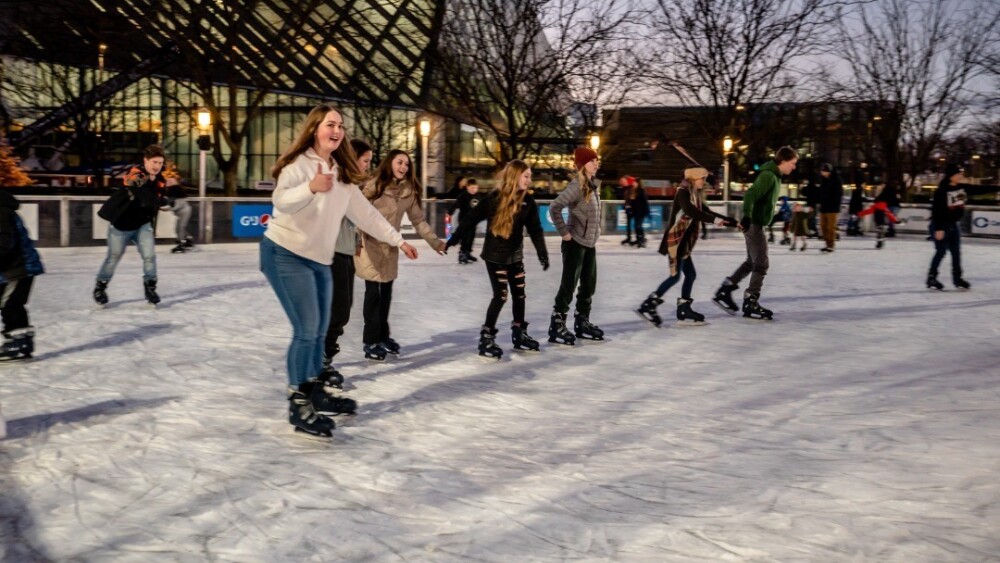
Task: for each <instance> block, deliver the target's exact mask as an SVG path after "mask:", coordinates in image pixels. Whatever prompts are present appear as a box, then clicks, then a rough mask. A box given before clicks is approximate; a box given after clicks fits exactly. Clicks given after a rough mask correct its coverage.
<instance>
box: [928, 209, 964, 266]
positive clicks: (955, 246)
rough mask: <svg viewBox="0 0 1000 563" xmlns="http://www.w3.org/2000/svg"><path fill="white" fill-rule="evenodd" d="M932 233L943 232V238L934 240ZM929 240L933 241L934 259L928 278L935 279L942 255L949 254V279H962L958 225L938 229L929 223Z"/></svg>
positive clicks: (953, 224)
mask: <svg viewBox="0 0 1000 563" xmlns="http://www.w3.org/2000/svg"><path fill="white" fill-rule="evenodd" d="M934 231H944V238H943V239H941V240H937V239H935V238H934ZM930 233H931V238H932V239H933V240H934V258H931V270H930V272H928V275H929V276H932V277H935V278H936V277H937V275H938V266H940V265H941V261H942V260H944V255H945V254H946V253H948V252H951V278H952V280H958V279H961V277H962V232H961V231H959V230H958V223H951V224H948V225H944V226H942V227H938V226H936V225H934V224H933V223H931V226H930Z"/></svg>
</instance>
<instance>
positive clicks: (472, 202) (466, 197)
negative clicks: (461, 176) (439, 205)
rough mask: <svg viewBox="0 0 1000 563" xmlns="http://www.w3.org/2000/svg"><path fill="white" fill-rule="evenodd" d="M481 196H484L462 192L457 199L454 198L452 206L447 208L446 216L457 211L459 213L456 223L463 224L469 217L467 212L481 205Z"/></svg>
mask: <svg viewBox="0 0 1000 563" xmlns="http://www.w3.org/2000/svg"><path fill="white" fill-rule="evenodd" d="M483 195H484V194H482V193H477V194H476V195H472V194H470V193H469V192H467V191H465V190H462V193H460V194H458V197H456V198H455V201H453V202H452V204H451V205H449V206H448V215H454V214H455V211H456V210H458V211H460V212H461V213H460V214H459V216H458V221H459V222H460V223H462V222H465V219H466V217H467V216H468V215H469V212H470V211H472V210H473V209H475V208H476V207H477V206H479V204H480V203H482V201H483Z"/></svg>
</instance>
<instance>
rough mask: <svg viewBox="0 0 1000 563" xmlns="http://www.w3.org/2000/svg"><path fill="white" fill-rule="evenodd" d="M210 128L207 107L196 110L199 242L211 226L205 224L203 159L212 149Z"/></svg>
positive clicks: (205, 237) (204, 238) (210, 113)
mask: <svg viewBox="0 0 1000 563" xmlns="http://www.w3.org/2000/svg"><path fill="white" fill-rule="evenodd" d="M211 129H212V112H210V111H208V110H207V109H200V110H198V132H199V133H200V135H199V136H198V197H199V198H202V199H201V201H200V202H198V227H199V229H200V230H201V242H202V243H204V242H205V241H206V240H208V238H207V234H208V233H210V232H211V231H212V227H210V226H207V225H205V208H206V207H207V205H208V204H207V203H206V201H205V199H204V198H205V180H206V178H205V160H206V156H207V155H208V151H209V150H211V149H212V138H211V137H210V136H209V135H208V132H209V131H211Z"/></svg>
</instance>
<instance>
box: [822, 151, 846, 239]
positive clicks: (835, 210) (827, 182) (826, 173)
mask: <svg viewBox="0 0 1000 563" xmlns="http://www.w3.org/2000/svg"><path fill="white" fill-rule="evenodd" d="M819 174H820V176H822V180H821V181H820V186H819V210H820V230H821V231H822V232H823V240H824V241H825V242H826V246H824V247H823V248H821V249H820V252H824V253H830V252H833V250H834V248H835V247H836V245H837V220H838V219H839V218H840V204H841V202H842V200H843V199H844V184H843V182H841V181H840V176H839V175H838V174H837V171H836V170H834V169H833V165H832V164H829V163H824V164H823V165H822V166H820V168H819Z"/></svg>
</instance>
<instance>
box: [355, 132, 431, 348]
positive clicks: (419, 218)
mask: <svg viewBox="0 0 1000 563" xmlns="http://www.w3.org/2000/svg"><path fill="white" fill-rule="evenodd" d="M420 191H421V188H420V184H419V183H417V178H416V175H415V174H414V172H413V166H412V164H411V162H410V156H409V155H408V154H406V153H405V152H403V151H401V150H392V151H390V152H389V156H387V157H386V158H385V159H384V160H383V161H382V164H381V165H380V166H379V167H378V171H376V173H375V178H374V179H373V180H371V181H370V182H368V183H367V184H366V185H365V187H364V190H363V192H364V195H365V197H367V198H368V200H369V201H371V202H372V204H373V205H374V206H375V208H376V209H378V211H379V212H380V213H381V214H382V216H383V217H385V219H386V220H387V221H388V222H389V224H391V225H392V226H393V227H395V228H396V230H397V231H398V230H399V228H400V225H401V224H402V222H403V214H404V213H405V214H406V216H407V217H409V219H410V223H412V224H413V227H414V228H415V229H416V231H417V234H419V235H420V236H421V237H423V239H424V240H425V241H427V244H429V245H430V247H431V248H433V249H434V250H435V251H436V252H437V253H438V254H444V250H445V242H444V241H442V240H440V239H438V238H437V236H436V235H435V234H434V229H433V228H432V227H431V226H430V225H428V224H427V221H426V220H425V219H424V210H423V206H422V204H421V201H420ZM359 232H360V234H361V253H360V254H359V255H358V256H355V257H354V267H355V271H356V273H357V275H358V277H360V278H361V279H363V280H365V303H364V317H365V329H364V334H363V336H362V340H363V341H364V345H365V347H364V349H365V357H366V358H368V359H369V360H377V361H382V360H384V359H385V356H386V354H398V353H399V344H397V343H396V341H395V340H393V339H392V337H390V336H389V306H390V305H391V304H392V284H393V281H395V279H396V276H398V275H399V248H398V247H396V246H393V245H390V244H385V243H384V242H381V241H379V240H378V239H376V238H374V237H372V236H370V235H369V234H368V233H365V232H361V231H359Z"/></svg>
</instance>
